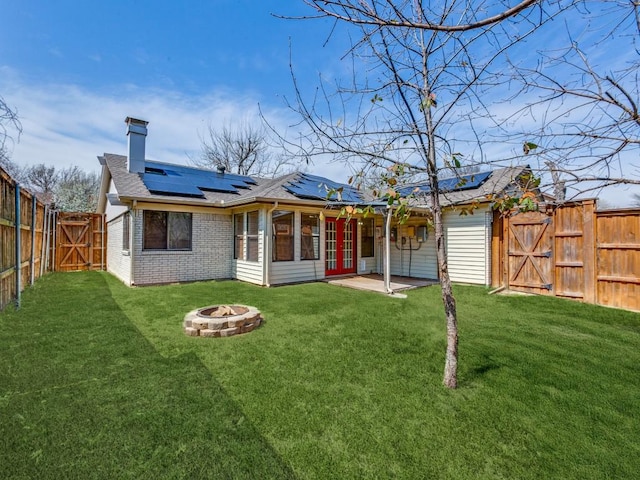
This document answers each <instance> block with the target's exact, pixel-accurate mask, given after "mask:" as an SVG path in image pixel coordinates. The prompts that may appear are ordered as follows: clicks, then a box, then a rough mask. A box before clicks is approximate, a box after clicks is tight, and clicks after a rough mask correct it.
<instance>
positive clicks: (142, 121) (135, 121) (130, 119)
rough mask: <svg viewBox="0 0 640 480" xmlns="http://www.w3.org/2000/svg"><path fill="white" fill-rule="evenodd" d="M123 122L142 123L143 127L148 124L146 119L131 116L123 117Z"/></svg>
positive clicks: (128, 123)
mask: <svg viewBox="0 0 640 480" xmlns="http://www.w3.org/2000/svg"><path fill="white" fill-rule="evenodd" d="M124 123H126V124H127V125H131V124H134V125H142V126H144V127H146V126H147V125H149V122H147V121H146V120H140V119H138V118H133V117H127V118H125V119H124Z"/></svg>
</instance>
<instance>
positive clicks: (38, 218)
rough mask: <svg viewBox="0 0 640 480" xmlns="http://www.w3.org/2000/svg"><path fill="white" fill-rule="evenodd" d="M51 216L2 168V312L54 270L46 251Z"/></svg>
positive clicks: (0, 274) (0, 187) (41, 204)
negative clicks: (28, 288)
mask: <svg viewBox="0 0 640 480" xmlns="http://www.w3.org/2000/svg"><path fill="white" fill-rule="evenodd" d="M49 216H50V212H49V211H48V209H47V207H46V206H45V205H44V204H43V203H42V202H40V201H38V200H37V198H36V196H35V195H33V194H31V193H30V192H28V191H26V190H24V189H22V188H20V186H19V185H18V184H17V183H16V182H15V181H14V180H13V179H12V178H11V177H10V176H9V175H8V174H7V173H6V172H5V171H4V170H2V169H1V168H0V310H3V309H4V308H5V307H6V306H7V305H8V304H9V303H10V302H11V301H13V300H16V302H17V304H18V306H19V302H20V292H21V291H22V290H23V289H24V288H25V287H26V286H27V285H33V283H34V282H35V280H36V279H37V278H39V277H40V276H41V275H43V274H44V273H45V272H46V271H48V270H49V269H50V268H49V267H50V265H49V264H48V262H47V255H48V250H47V248H46V245H47V244H48V243H47V238H46V237H48V231H49V230H47V221H48V220H49Z"/></svg>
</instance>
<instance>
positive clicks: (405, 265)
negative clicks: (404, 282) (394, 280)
mask: <svg viewBox="0 0 640 480" xmlns="http://www.w3.org/2000/svg"><path fill="white" fill-rule="evenodd" d="M407 227H408V226H407V225H397V226H396V228H397V231H398V234H397V237H396V239H397V241H396V242H391V275H400V276H405V277H416V278H431V279H436V278H438V261H437V258H436V243H435V239H434V235H433V230H432V229H429V235H428V237H427V241H426V242H422V243H419V242H418V241H417V240H416V238H411V239H409V238H408V235H407ZM403 237H404V238H405V239H406V240H405V243H404V245H403V244H402V238H403Z"/></svg>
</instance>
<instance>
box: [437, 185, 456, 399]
mask: <svg viewBox="0 0 640 480" xmlns="http://www.w3.org/2000/svg"><path fill="white" fill-rule="evenodd" d="M436 181H437V180H436ZM432 192H433V189H432ZM431 204H432V213H433V223H434V227H435V236H436V249H437V256H438V276H439V278H440V288H441V291H442V303H443V304H444V313H445V317H446V319H447V350H446V354H445V363H444V378H443V380H442V383H443V384H444V386H445V387H447V388H456V387H457V386H458V318H457V312H456V300H455V298H454V296H453V289H452V288H451V279H450V278H449V268H448V264H447V252H446V249H445V237H444V226H443V224H442V208H441V207H440V199H439V198H438V194H437V192H434V193H432V194H431Z"/></svg>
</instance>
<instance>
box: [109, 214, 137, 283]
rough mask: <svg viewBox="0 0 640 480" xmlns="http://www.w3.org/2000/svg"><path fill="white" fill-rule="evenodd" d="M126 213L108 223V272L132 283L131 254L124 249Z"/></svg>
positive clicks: (125, 281)
mask: <svg viewBox="0 0 640 480" xmlns="http://www.w3.org/2000/svg"><path fill="white" fill-rule="evenodd" d="M123 219H124V215H120V216H119V217H117V218H115V219H113V220H111V221H110V222H108V223H107V272H109V273H111V274H112V275H115V276H116V277H118V278H119V279H120V280H122V281H123V282H124V283H126V284H127V285H131V255H130V254H129V252H128V251H124V250H122V225H123Z"/></svg>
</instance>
